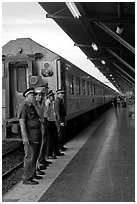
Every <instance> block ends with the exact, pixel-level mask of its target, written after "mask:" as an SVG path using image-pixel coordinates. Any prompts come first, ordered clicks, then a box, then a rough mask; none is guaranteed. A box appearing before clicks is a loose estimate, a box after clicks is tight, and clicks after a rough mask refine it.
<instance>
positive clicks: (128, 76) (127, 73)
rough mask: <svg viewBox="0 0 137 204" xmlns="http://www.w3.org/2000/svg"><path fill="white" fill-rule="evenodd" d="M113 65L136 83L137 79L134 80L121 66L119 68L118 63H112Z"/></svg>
mask: <svg viewBox="0 0 137 204" xmlns="http://www.w3.org/2000/svg"><path fill="white" fill-rule="evenodd" d="M112 64H113V65H114V66H116V67H117V68H118V69H119V70H120V71H121V72H123V73H124V74H125V75H126V76H128V77H129V78H130V79H131V80H132V81H134V82H135V79H134V78H132V77H131V76H130V75H129V74H128V73H127V72H125V71H124V70H123V69H122V68H121V67H120V66H118V65H117V64H116V63H114V62H112Z"/></svg>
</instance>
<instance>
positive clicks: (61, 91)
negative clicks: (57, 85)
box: [56, 89, 64, 94]
mask: <svg viewBox="0 0 137 204" xmlns="http://www.w3.org/2000/svg"><path fill="white" fill-rule="evenodd" d="M56 93H57V94H59V93H64V90H62V89H58V90H57V91H56Z"/></svg>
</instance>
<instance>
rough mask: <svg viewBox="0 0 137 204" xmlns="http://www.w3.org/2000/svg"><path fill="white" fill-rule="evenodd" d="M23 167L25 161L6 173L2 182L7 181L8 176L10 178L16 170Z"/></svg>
mask: <svg viewBox="0 0 137 204" xmlns="http://www.w3.org/2000/svg"><path fill="white" fill-rule="evenodd" d="M22 167H23V161H22V162H20V163H19V164H17V165H16V166H14V167H13V168H11V169H9V170H8V171H6V172H5V173H3V174H2V180H3V179H5V178H6V177H7V176H10V175H11V174H12V173H13V172H14V171H15V170H18V169H19V168H22Z"/></svg>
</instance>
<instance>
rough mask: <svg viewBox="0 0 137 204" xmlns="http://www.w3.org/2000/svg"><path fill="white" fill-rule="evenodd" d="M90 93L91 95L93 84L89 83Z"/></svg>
mask: <svg viewBox="0 0 137 204" xmlns="http://www.w3.org/2000/svg"><path fill="white" fill-rule="evenodd" d="M90 95H93V84H92V83H90Z"/></svg>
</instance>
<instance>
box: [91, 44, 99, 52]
mask: <svg viewBox="0 0 137 204" xmlns="http://www.w3.org/2000/svg"><path fill="white" fill-rule="evenodd" d="M91 47H92V48H93V50H95V51H97V50H98V47H97V45H96V44H95V43H92V44H91Z"/></svg>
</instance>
